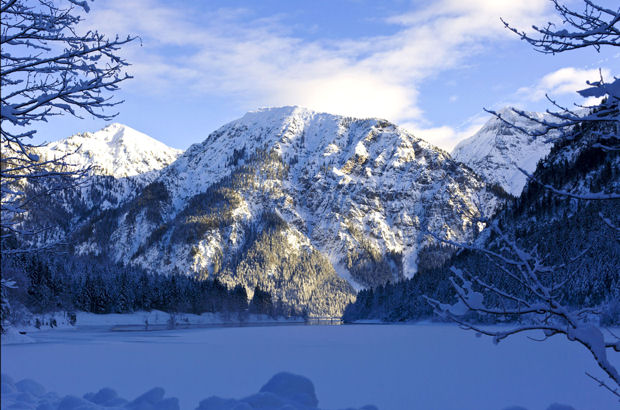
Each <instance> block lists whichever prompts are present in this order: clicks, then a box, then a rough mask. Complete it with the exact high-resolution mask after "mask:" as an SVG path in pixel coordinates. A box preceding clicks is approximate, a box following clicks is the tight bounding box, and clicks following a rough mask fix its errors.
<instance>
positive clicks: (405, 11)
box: [37, 0, 620, 150]
mask: <svg viewBox="0 0 620 410" xmlns="http://www.w3.org/2000/svg"><path fill="white" fill-rule="evenodd" d="M599 3H600V2H599ZM603 3H607V4H609V5H613V4H614V3H615V2H614V1H612V0H610V1H606V2H603ZM567 4H569V5H573V6H574V7H575V8H577V9H581V7H582V6H581V5H582V2H581V1H568V2H567ZM615 4H617V3H615ZM614 7H615V6H614ZM500 17H504V19H506V20H508V21H509V22H510V23H511V24H513V25H515V26H517V27H519V28H523V29H527V28H528V27H530V26H531V25H532V24H538V25H543V24H544V22H546V21H549V20H554V19H555V18H556V17H555V15H554V12H553V8H552V4H551V2H550V1H548V0H520V1H514V0H469V1H463V0H437V1H432V2H431V1H405V0H394V1H381V2H378V1H373V0H340V1H328V0H314V1H301V0H299V1H290V0H289V1H287V0H264V1H260V2H259V1H252V0H227V1H224V0H213V1H175V0H172V1H163V0H159V1H158V0H105V1H103V0H98V1H95V2H94V3H93V4H92V6H91V12H90V13H88V14H87V15H85V20H84V22H83V25H82V26H83V28H84V29H86V28H90V29H97V30H99V31H100V32H102V33H106V34H108V35H114V34H116V33H118V34H120V35H127V34H132V35H139V36H140V37H141V43H140V42H135V43H134V44H132V45H129V46H126V47H125V48H124V49H123V50H122V54H123V56H125V57H126V58H127V60H128V61H129V62H130V63H131V64H132V66H131V67H129V69H128V71H129V73H130V74H132V75H133V76H134V77H135V78H134V79H132V80H129V81H127V82H125V83H124V84H123V85H122V90H121V91H120V92H118V93H117V96H118V98H119V99H123V100H125V102H124V103H123V104H122V105H120V106H118V107H117V108H118V111H119V115H118V117H116V119H115V120H114V121H115V122H120V123H123V124H127V125H129V126H131V127H133V128H135V129H137V130H139V131H142V132H145V133H147V134H149V135H151V136H152V137H154V138H156V139H159V140H161V141H162V142H164V143H166V144H168V145H170V146H173V147H175V148H182V149H185V148H187V147H188V146H189V145H191V144H192V143H196V142H200V141H202V140H203V139H205V138H206V137H207V135H208V134H209V133H210V132H211V131H213V130H215V129H217V128H218V127H220V126H221V125H223V124H225V123H226V122H228V121H231V120H233V119H236V118H238V117H240V116H242V115H243V114H244V113H245V112H247V111H249V110H253V109H256V108H259V107H266V106H282V105H300V106H305V107H307V108H311V109H315V110H318V111H325V112H332V113H335V114H344V115H351V116H357V117H381V118H386V119H388V120H390V121H393V122H396V123H397V124H399V125H402V126H404V127H406V128H408V129H410V130H411V131H413V132H414V133H415V134H416V135H417V136H419V137H421V138H424V139H427V140H429V141H430V142H433V143H435V144H436V145H439V146H441V147H442V148H445V149H448V150H449V149H451V148H452V147H453V146H454V145H455V144H456V143H457V142H458V141H459V140H460V139H463V138H465V137H468V136H470V135H472V134H473V133H474V132H475V131H476V130H477V129H478V128H479V127H480V126H481V125H482V123H483V122H484V121H485V120H486V119H487V116H486V115H485V113H484V111H483V107H486V108H501V107H503V106H505V105H518V106H521V107H523V108H526V109H531V110H544V109H545V108H547V107H549V104H548V103H546V102H545V100H544V94H545V92H548V93H550V94H551V95H552V96H553V97H554V98H558V99H559V100H560V101H562V102H565V103H570V102H572V101H579V99H578V97H577V95H576V94H575V93H574V92H575V90H577V89H581V88H584V87H585V80H586V79H592V80H596V79H597V76H598V71H597V70H598V68H599V67H600V68H602V70H603V74H604V75H607V76H608V75H610V74H611V75H613V74H615V75H618V69H617V68H618V67H619V66H620V64H619V61H620V57H619V53H618V51H617V50H611V49H603V50H602V51H601V53H596V52H595V51H594V50H592V49H586V50H580V51H576V52H572V53H564V54H560V55H556V56H549V55H543V54H540V53H537V52H536V51H534V50H533V49H532V48H531V47H529V46H528V44H527V43H525V42H523V41H520V40H519V38H518V37H517V36H516V35H514V34H512V33H510V32H509V31H508V30H506V29H505V28H503V26H502V24H501V22H500V20H499V18H500ZM105 125H106V123H105V122H104V121H101V120H96V119H92V118H88V117H87V118H84V119H76V118H72V117H68V116H64V117H56V118H53V119H51V120H50V122H49V123H47V124H43V125H42V126H40V127H39V128H38V134H39V135H38V137H37V142H40V141H43V140H46V141H53V140H57V139H60V138H64V137H67V136H69V135H72V134H74V133H77V132H83V131H95V130H97V129H100V128H102V127H104V126H105Z"/></svg>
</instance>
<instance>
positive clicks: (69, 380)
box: [1, 324, 620, 410]
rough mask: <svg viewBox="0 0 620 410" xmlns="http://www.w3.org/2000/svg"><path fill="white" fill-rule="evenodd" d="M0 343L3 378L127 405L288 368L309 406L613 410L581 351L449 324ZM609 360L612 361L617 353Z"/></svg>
mask: <svg viewBox="0 0 620 410" xmlns="http://www.w3.org/2000/svg"><path fill="white" fill-rule="evenodd" d="M30 336H32V337H33V338H34V339H35V341H36V343H30V344H3V345H2V366H1V367H2V372H3V373H6V374H8V375H10V376H11V377H12V378H13V379H15V380H19V379H23V378H31V379H34V380H36V381H37V382H39V383H41V384H42V385H43V386H45V387H46V388H47V389H48V390H51V391H55V392H57V393H58V394H60V395H66V394H72V395H76V396H79V397H81V396H82V395H83V394H85V393H87V392H97V391H98V390H99V389H101V388H102V387H111V388H113V389H115V390H116V391H117V392H118V393H119V395H120V396H121V397H125V398H129V399H132V398H135V397H137V396H139V395H140V394H142V393H144V392H145V391H147V390H150V389H151V388H153V387H154V386H161V387H163V388H164V389H165V390H166V396H167V397H178V398H179V400H180V405H181V409H195V408H196V407H197V406H198V403H199V401H200V400H202V399H204V398H207V397H209V396H213V395H217V396H220V397H233V398H241V397H245V396H249V395H251V394H253V393H256V392H257V391H258V390H259V389H260V387H261V386H263V385H264V384H265V383H266V382H267V381H268V380H269V379H270V378H271V377H272V376H273V375H274V374H276V373H278V372H281V371H287V372H291V373H295V374H299V375H303V376H306V377H308V378H309V379H310V380H312V382H313V383H314V386H315V388H316V395H317V397H318V399H319V407H321V408H327V409H337V408H347V407H350V406H354V407H361V406H363V405H366V404H374V405H376V406H377V407H378V408H379V409H381V410H400V409H455V410H456V409H459V410H462V409H476V410H485V409H489V410H503V409H506V408H509V407H510V406H517V405H518V406H522V407H524V408H526V409H529V410H538V409H540V410H545V409H547V408H548V407H549V405H551V404H552V403H562V404H570V405H571V406H572V407H573V408H574V409H575V410H605V409H617V408H618V402H617V401H616V400H615V399H614V398H612V396H611V394H609V393H607V392H605V391H604V390H603V389H602V388H600V387H597V386H596V385H595V384H594V383H593V382H592V381H591V380H590V379H588V378H587V377H586V376H585V374H584V372H585V371H586V370H587V371H590V372H594V374H600V371H598V369H597V368H596V366H595V364H594V361H593V360H592V359H591V357H590V356H589V354H588V353H587V352H586V350H585V349H584V348H582V347H580V346H578V345H576V344H575V343H573V342H569V341H567V340H566V339H563V338H560V337H555V338H551V339H549V340H547V341H546V342H544V343H538V342H534V341H531V340H529V339H527V338H526V337H516V338H513V339H508V340H506V341H503V342H501V343H500V344H499V345H493V343H492V341H491V340H490V339H488V338H477V337H476V336H475V335H474V334H473V333H471V332H466V331H463V330H460V329H459V328H458V327H456V326H452V325H439V324H415V325H372V324H364V325H361V324H359V325H344V326H305V325H285V326H247V327H213V328H202V329H186V330H165V331H151V332H146V331H133V332H111V331H109V327H82V328H79V329H77V330H76V329H54V330H50V331H41V332H37V333H34V334H31V335H30ZM612 355H614V356H613V357H612V358H611V360H612V363H614V365H616V366H620V360H619V359H620V358H619V357H618V356H620V355H619V354H614V353H612Z"/></svg>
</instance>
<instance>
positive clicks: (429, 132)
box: [403, 114, 490, 152]
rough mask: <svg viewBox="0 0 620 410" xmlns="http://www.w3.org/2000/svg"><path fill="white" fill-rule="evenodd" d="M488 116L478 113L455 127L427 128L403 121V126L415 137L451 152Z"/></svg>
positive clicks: (475, 130)
mask: <svg viewBox="0 0 620 410" xmlns="http://www.w3.org/2000/svg"><path fill="white" fill-rule="evenodd" d="M489 118H490V116H489V115H485V114H478V115H475V116H473V117H471V118H468V119H467V120H466V121H465V122H464V123H463V124H461V125H460V126H459V127H456V128H454V127H450V126H447V125H444V126H441V127H430V128H428V127H424V126H423V125H420V124H416V123H405V124H403V127H404V128H407V129H409V130H411V131H412V132H413V133H414V135H416V136H417V137H419V138H422V139H423V140H426V141H428V142H430V143H432V144H434V145H436V146H438V147H439V148H442V149H444V150H446V151H448V152H451V151H452V149H453V148H454V147H455V146H456V144H458V143H459V142H460V141H461V140H463V139H465V138H469V137H471V136H472V135H474V134H475V133H476V132H478V131H479V130H480V128H482V126H483V125H484V124H485V123H486V122H487V121H488V120H489Z"/></svg>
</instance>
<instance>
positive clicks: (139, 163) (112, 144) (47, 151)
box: [42, 123, 182, 178]
mask: <svg viewBox="0 0 620 410" xmlns="http://www.w3.org/2000/svg"><path fill="white" fill-rule="evenodd" d="M42 150H43V154H44V157H47V158H53V157H56V158H58V157H61V156H62V155H65V154H68V153H73V152H75V153H74V154H71V155H70V156H69V157H67V162H68V163H69V164H72V165H76V166H77V167H81V168H83V167H86V166H91V167H92V168H93V172H94V173H95V174H97V175H109V176H113V177H115V178H125V177H131V176H135V175H138V174H143V173H146V172H149V171H154V170H159V169H162V168H164V167H166V166H168V165H170V164H171V163H172V162H174V160H176V158H177V157H178V156H179V155H181V153H182V151H181V150H178V149H175V148H171V147H168V146H167V145H165V144H163V143H161V142H159V141H157V140H156V139H154V138H151V137H149V136H148V135H146V134H143V133H141V132H139V131H136V130H134V129H133V128H131V127H128V126H126V125H123V124H118V123H113V124H110V125H108V126H107V127H105V128H103V129H102V130H99V131H97V132H93V133H91V132H85V133H80V134H76V135H73V136H71V137H69V138H65V139H63V140H60V141H56V142H52V143H50V144H48V145H46V146H45V147H43V148H42Z"/></svg>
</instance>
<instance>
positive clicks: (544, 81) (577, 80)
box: [517, 67, 611, 103]
mask: <svg viewBox="0 0 620 410" xmlns="http://www.w3.org/2000/svg"><path fill="white" fill-rule="evenodd" d="M601 74H602V75H603V78H607V79H609V78H611V72H610V70H609V69H602V70H601V71H600V72H599V70H598V69H592V70H584V69H580V68H575V67H565V68H561V69H559V70H556V71H554V72H552V73H549V74H547V75H545V76H544V77H543V78H541V79H540V81H538V82H537V83H536V84H534V85H532V86H529V87H523V88H520V89H519V90H518V91H517V95H518V96H519V97H521V98H522V99H524V100H526V101H533V102H535V101H540V100H543V99H544V98H545V95H546V94H547V95H549V97H551V98H556V97H558V96H562V95H567V94H568V95H570V96H571V97H573V99H576V98H578V95H577V91H578V90H583V89H584V88H587V87H588V85H587V81H597V80H599V79H600V75H601ZM597 101H598V100H597ZM595 102H596V101H594V100H592V99H590V100H586V103H595Z"/></svg>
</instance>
